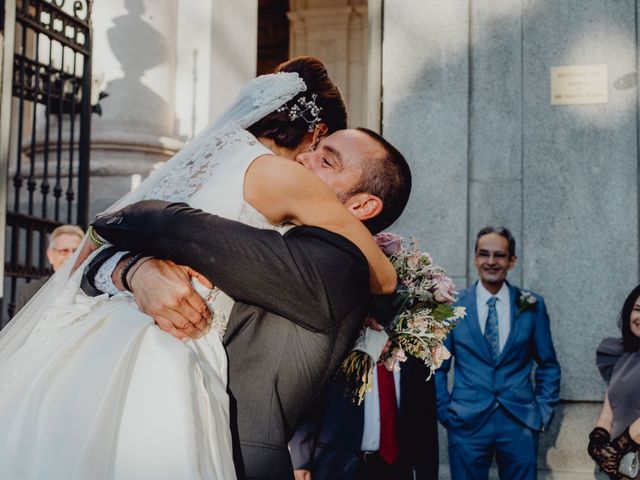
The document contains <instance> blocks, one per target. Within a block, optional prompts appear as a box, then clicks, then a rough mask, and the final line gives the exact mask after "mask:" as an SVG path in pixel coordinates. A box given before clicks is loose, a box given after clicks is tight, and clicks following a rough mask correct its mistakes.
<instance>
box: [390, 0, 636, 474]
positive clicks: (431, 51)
mask: <svg viewBox="0 0 640 480" xmlns="http://www.w3.org/2000/svg"><path fill="white" fill-rule="evenodd" d="M636 18H637V12H636V3H635V2H632V1H630V0H625V1H618V2H601V1H598V0H565V1H563V2H554V1H551V0H537V1H535V0H521V1H517V0H499V1H495V2H470V1H462V0H460V1H458V0H455V1H450V2H441V1H437V0H407V1H403V2H385V9H384V39H383V88H384V103H383V112H384V115H383V133H384V134H385V136H386V137H387V138H389V139H390V140H391V141H392V142H394V143H395V144H396V145H397V146H398V147H399V148H400V149H401V150H403V151H404V152H405V153H406V155H407V157H408V159H409V160H410V162H411V164H412V168H413V171H414V180H415V187H414V193H413V195H412V199H411V201H410V204H409V207H408V209H407V213H406V214H405V215H404V217H403V219H402V220H401V221H400V222H399V223H398V225H396V226H395V230H397V231H399V232H401V233H403V234H405V235H410V234H412V235H415V236H416V237H417V238H418V239H419V240H420V241H421V243H422V245H423V246H424V247H425V248H427V249H428V250H430V251H431V252H432V253H433V255H434V257H435V258H436V260H437V261H439V262H440V263H441V264H443V265H445V266H446V267H447V268H448V269H449V271H450V273H451V274H452V276H453V277H454V279H455V280H456V281H457V283H458V284H459V285H460V286H461V287H464V286H466V285H467V284H469V283H471V282H472V281H474V280H475V278H476V276H475V271H474V269H473V266H472V264H471V259H472V253H473V242H474V239H475V234H476V233H477V231H478V230H479V229H480V228H481V227H482V226H484V225H486V224H490V223H493V224H504V225H506V226H508V227H509V228H510V229H511V230H512V231H513V232H514V234H515V236H516V239H517V241H518V255H519V266H518V268H517V269H516V270H515V271H514V272H512V274H511V277H510V278H511V279H512V280H513V281H514V282H515V283H518V284H520V285H522V286H523V287H525V288H530V289H532V290H535V291H537V292H539V293H541V294H542V295H543V296H544V297H545V299H546V302H547V306H548V308H549V313H550V316H551V323H552V325H551V327H552V332H553V336H554V341H555V345H556V349H557V352H558V357H559V361H560V363H561V366H562V369H563V377H562V387H561V398H562V404H561V406H560V408H559V409H558V412H557V414H556V418H555V420H554V423H553V424H552V427H551V430H550V431H549V432H547V433H545V434H544V435H543V436H542V439H541V442H542V443H541V449H540V467H541V468H542V469H544V470H545V471H546V470H551V471H552V472H553V474H547V476H548V475H552V476H553V478H593V463H592V462H591V460H590V459H589V458H588V456H587V454H586V443H587V434H588V432H589V431H590V429H591V428H592V426H593V423H594V420H595V418H596V416H597V414H598V412H599V408H600V403H599V402H601V400H602V398H603V392H604V384H603V382H602V380H601V379H600V377H599V375H598V373H597V370H596V368H595V366H594V358H595V349H596V346H597V344H598V343H599V342H600V340H601V339H602V338H603V337H605V336H609V335H616V334H617V332H618V331H617V327H616V316H617V314H618V312H619V310H620V308H621V305H622V301H623V299H624V297H625V296H626V294H627V293H628V292H629V291H630V290H631V289H632V288H633V287H634V286H635V285H636V284H637V282H638V168H637V166H638V134H637V132H638V125H637V114H638V109H637V101H638V98H637V86H636V65H637V49H636V45H637V37H636V35H637V25H636ZM409 46H410V47H409ZM592 64H606V65H607V69H608V103H604V104H595V105H572V106H552V105H551V102H550V98H551V97H550V70H551V67H554V66H564V65H592ZM441 446H442V450H443V452H442V454H441V462H445V461H446V443H442V445H441Z"/></svg>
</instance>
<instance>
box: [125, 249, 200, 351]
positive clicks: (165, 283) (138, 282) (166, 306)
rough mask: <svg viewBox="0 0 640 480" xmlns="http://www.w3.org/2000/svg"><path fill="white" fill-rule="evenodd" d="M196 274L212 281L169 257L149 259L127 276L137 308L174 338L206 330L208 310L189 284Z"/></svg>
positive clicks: (183, 337) (185, 336) (196, 335)
mask: <svg viewBox="0 0 640 480" xmlns="http://www.w3.org/2000/svg"><path fill="white" fill-rule="evenodd" d="M192 277H195V278H197V280H198V281H199V282H200V283H202V284H203V285H204V286H205V287H207V288H213V285H212V284H211V282H209V281H208V280H207V279H206V278H204V277H203V276H202V275H200V274H199V273H198V272H196V271H195V270H193V269H191V268H189V267H185V266H181V265H176V264H175V263H173V262H171V261H168V260H158V259H150V260H147V261H145V262H144V263H143V264H141V265H140V267H139V268H138V269H137V270H136V271H135V274H134V275H133V276H132V277H131V278H130V280H129V286H130V287H131V291H132V292H133V294H134V296H135V299H136V303H137V304H138V307H139V308H140V310H141V311H142V312H144V313H146V314H147V315H149V316H150V317H152V318H153V319H154V320H155V322H156V323H157V324H158V327H160V328H161V329H162V330H164V331H165V332H167V333H170V334H171V335H173V336H174V337H176V338H179V339H186V338H187V337H191V338H197V337H199V336H201V335H202V334H203V333H205V332H206V331H207V328H208V326H209V323H210V322H211V312H210V311H209V309H208V308H207V304H206V303H205V302H204V300H203V298H202V297H201V296H200V295H199V294H198V293H197V292H196V291H195V290H194V288H193V286H192V285H191V278H192Z"/></svg>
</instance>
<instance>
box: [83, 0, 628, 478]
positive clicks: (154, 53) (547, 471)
mask: <svg viewBox="0 0 640 480" xmlns="http://www.w3.org/2000/svg"><path fill="white" fill-rule="evenodd" d="M264 12H269V13H268V14H269V15H272V16H276V17H278V16H279V17H278V20H277V21H278V22H279V23H278V25H285V26H287V28H288V34H287V35H282V31H281V30H277V29H276V30H272V31H269V28H268V25H267V27H262V28H259V25H264V23H262V24H261V23H260V21H261V14H265V13H264ZM639 13H640V12H639V11H638V5H637V2H634V1H631V0H618V1H615V2H603V1H602V0H562V1H551V0H495V1H492V2H472V1H469V0H449V1H446V2H443V1H439V0H403V1H391V0H387V1H383V0H371V1H369V2H367V1H366V0H290V1H288V2H287V1H286V0H285V1H284V2H282V1H277V0H272V1H268V0H266V1H262V0H261V1H260V2H259V1H258V0H234V1H233V2H229V1H225V0H210V1H208V2H203V1H202V0H153V1H152V0H109V1H108V2H104V1H100V2H96V3H95V5H94V7H93V15H92V18H93V28H94V31H93V73H92V74H93V77H94V88H97V89H100V90H102V91H104V92H106V93H108V95H109V96H108V97H107V98H105V99H104V100H103V101H102V102H101V106H102V110H103V115H102V116H101V117H95V116H94V118H93V122H92V146H91V205H90V207H91V208H90V212H91V215H93V214H95V213H98V212H99V211H102V210H104V209H105V208H106V207H107V206H108V205H109V204H111V203H112V202H113V201H114V200H115V199H117V198H118V197H119V196H121V195H122V194H124V193H126V192H127V191H129V190H130V189H131V188H132V187H135V185H136V184H137V183H139V182H140V181H141V180H142V179H143V178H144V177H145V176H146V175H148V174H149V172H150V171H152V170H153V168H154V166H155V165H157V164H158V163H159V162H163V161H165V160H167V159H168V158H170V157H171V156H172V155H173V153H175V152H176V151H177V150H178V149H179V148H180V147H181V146H182V145H183V144H184V143H185V142H187V141H189V139H190V138H191V137H193V136H194V135H195V134H196V133H197V132H198V131H199V130H201V129H202V128H203V127H204V126H205V125H206V124H207V123H208V122H209V121H211V120H212V119H213V118H215V117H216V115H217V114H219V113H220V112H221V111H222V110H223V109H224V108H225V106H226V105H227V104H228V102H230V101H231V100H232V99H233V97H234V96H235V94H236V93H237V92H238V90H239V88H240V86H241V85H242V84H243V83H244V82H245V81H247V80H249V79H251V78H253V77H254V76H255V75H256V72H257V71H258V66H260V69H261V70H264V69H266V68H267V66H268V65H273V64H274V62H276V60H274V59H278V58H286V56H294V55H299V54H311V55H317V56H319V57H320V58H321V59H322V60H324V61H325V62H326V64H327V66H328V68H329V71H330V74H331V75H332V77H333V78H334V79H335V80H336V82H337V83H338V85H339V86H340V88H341V89H342V91H343V92H344V94H345V96H346V98H347V101H348V106H349V110H350V115H351V117H350V124H351V125H352V126H357V125H366V126H369V127H372V128H374V129H377V130H380V131H381V132H382V133H383V134H384V135H385V137H387V138H388V139H389V140H390V141H391V142H392V143H394V144H395V145H396V146H397V147H399V149H400V150H402V151H403V152H404V154H405V155H406V157H407V159H408V160H409V162H410V164H411V166H412V170H413V175H414V191H413V194H412V198H411V200H410V203H409V205H408V208H407V210H406V213H405V214H404V216H403V217H402V219H401V220H400V221H399V222H398V223H397V225H395V226H394V228H393V230H394V231H397V232H398V233H401V234H403V235H405V236H407V237H408V236H410V235H413V236H415V237H416V238H417V239H418V240H419V242H420V243H421V245H422V246H423V247H424V248H426V249H428V250H429V251H430V252H431V253H432V254H433V256H434V258H435V259H436V260H437V261H438V263H440V264H442V265H444V266H446V268H447V269H448V271H449V273H450V274H451V276H452V277H453V278H454V280H455V281H456V283H457V284H458V285H459V286H460V287H465V286H467V285H468V284H470V283H471V282H473V281H474V280H475V272H474V269H473V264H472V255H473V245H474V238H475V234H476V232H477V231H478V230H479V229H480V228H481V227H483V226H484V225H486V224H501V225H505V226H507V227H508V228H510V229H511V230H512V231H513V233H514V235H515V237H516V240H517V242H518V247H517V250H518V252H517V253H518V256H519V265H518V267H517V269H516V270H515V271H514V272H512V279H513V281H514V282H515V283H517V284H519V285H521V286H522V287H524V288H528V289H532V290H534V291H536V292H539V293H540V294H542V295H543V296H544V297H545V299H546V301H547V307H548V309H549V312H550V316H551V328H552V333H553V336H554V341H555V345H556V349H557V352H558V356H559V360H560V363H561V366H562V371H563V377H562V387H561V399H562V402H561V405H560V406H559V408H558V411H557V414H556V417H555V419H554V422H553V424H552V425H551V428H550V430H549V431H547V432H545V433H544V434H543V435H542V437H541V448H540V469H541V477H543V478H547V477H548V478H567V479H569V478H594V468H593V463H592V462H591V460H590V459H589V458H588V456H587V453H586V444H587V436H588V433H589V431H590V430H591V428H592V427H593V424H594V422H595V419H596V416H597V414H598V412H599V409H600V406H601V402H602V399H603V393H604V385H603V382H602V381H601V379H600V377H599V375H598V373H597V370H596V368H595V365H594V361H595V349H596V346H597V344H598V343H599V342H600V340H601V339H602V338H603V337H605V336H610V335H617V332H618V330H617V326H616V320H617V314H618V312H619V310H620V307H621V305H622V301H623V299H624V297H625V296H626V294H627V293H628V292H629V291H630V290H631V289H632V288H633V287H634V286H635V285H636V284H637V283H638V277H639V266H638V242H639V234H638V230H639V222H638V208H639V202H638V131H639V130H638V86H637V64H638V53H637V52H638V49H637V45H638V22H637V19H638V17H639V15H638V14H639ZM285 17H286V18H285ZM263 20H264V18H263ZM267 24H269V22H267ZM278 28H282V27H278ZM283 37H285V38H284V40H283ZM261 42H262V43H261ZM267 44H268V45H267ZM261 45H262V46H263V47H265V48H263V49H261V48H260V46H261ZM260 52H269V53H268V55H269V58H266V56H265V57H262V56H260V55H261V54H260ZM265 55H267V54H265ZM576 67H579V68H576ZM581 69H582V70H581ZM585 71H586V72H587V74H584V72H585ZM559 72H560V73H559ZM562 72H564V75H580V72H582V75H587V76H588V75H596V72H599V73H598V75H600V77H599V78H600V80H602V79H603V76H604V80H603V81H604V84H602V82H600V83H599V84H597V83H598V82H595V83H594V82H586V83H584V84H581V85H577V84H571V82H569V84H562V82H561V81H560V83H558V82H559V80H558V79H559V78H560V80H561V77H562V75H563V73H562ZM589 72H591V73H589ZM563 85H564V86H563ZM603 85H604V86H603ZM552 87H553V88H552ZM581 89H582V90H581ZM585 89H586V90H585ZM583 90H584V91H586V92H587V94H588V95H590V96H591V99H587V98H586V97H584V95H583V94H584V91H583ZM576 92H578V93H576ZM580 92H582V93H580ZM563 95H564V97H563V98H565V99H568V100H567V101H565V102H564V103H563V102H562V101H559V100H558V99H559V98H560V97H562V96H563ZM572 95H573V96H572ZM581 95H582V96H581ZM585 95H586V94H585ZM603 95H604V96H603ZM443 441H444V437H443ZM445 445H446V444H445V443H442V448H441V452H442V453H441V463H442V465H443V469H442V470H443V472H444V474H443V476H442V478H446V470H447V469H446V448H444V446H445Z"/></svg>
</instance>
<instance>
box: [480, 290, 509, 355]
mask: <svg viewBox="0 0 640 480" xmlns="http://www.w3.org/2000/svg"><path fill="white" fill-rule="evenodd" d="M491 297H496V299H497V301H496V311H497V312H498V333H499V335H500V352H502V349H503V348H504V344H505V343H507V338H508V337H509V332H510V331H511V318H510V317H511V296H510V295H509V287H508V286H507V284H506V283H503V284H502V288H501V289H500V290H499V291H498V293H496V294H495V295H493V294H492V293H491V292H489V291H488V290H487V289H486V288H484V285H482V282H478V285H477V286H476V302H477V306H478V322H479V323H480V331H481V332H482V334H483V335H484V327H485V325H486V324H487V317H488V316H489V305H487V300H489V299H490V298H491Z"/></svg>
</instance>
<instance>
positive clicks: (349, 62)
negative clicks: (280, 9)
mask: <svg viewBox="0 0 640 480" xmlns="http://www.w3.org/2000/svg"><path fill="white" fill-rule="evenodd" d="M363 3H365V2H362V1H354V2H347V1H346V0H342V1H340V0H333V1H327V0H325V1H321V0H317V1H313V0H309V1H302V0H301V1H292V2H291V11H290V12H289V20H290V21H291V41H290V56H291V57H295V56H297V55H314V56H316V57H318V58H320V59H321V60H322V61H323V62H324V63H325V65H326V66H327V69H328V71H329V75H330V76H331V78H332V79H333V80H334V81H335V82H336V84H337V85H338V86H339V87H340V90H341V91H342V93H343V95H344V96H345V99H346V102H347V107H348V109H349V125H350V126H358V125H362V124H364V123H365V121H366V110H365V108H364V105H365V98H366V88H367V84H366V80H367V67H366V66H367V41H366V38H367V9H366V5H363Z"/></svg>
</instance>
